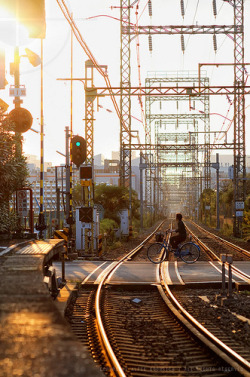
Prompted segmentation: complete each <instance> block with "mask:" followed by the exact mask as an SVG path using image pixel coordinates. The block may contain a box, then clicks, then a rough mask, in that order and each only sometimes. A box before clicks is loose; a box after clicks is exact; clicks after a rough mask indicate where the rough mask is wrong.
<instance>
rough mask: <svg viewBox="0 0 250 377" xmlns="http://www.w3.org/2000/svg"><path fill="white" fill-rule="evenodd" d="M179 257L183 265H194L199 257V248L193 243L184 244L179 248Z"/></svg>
mask: <svg viewBox="0 0 250 377" xmlns="http://www.w3.org/2000/svg"><path fill="white" fill-rule="evenodd" d="M180 257H181V259H182V260H183V262H185V263H194V262H196V261H197V260H198V259H199V257H200V248H199V246H197V245H196V244H195V243H193V242H187V243H184V245H182V246H181V248H180Z"/></svg>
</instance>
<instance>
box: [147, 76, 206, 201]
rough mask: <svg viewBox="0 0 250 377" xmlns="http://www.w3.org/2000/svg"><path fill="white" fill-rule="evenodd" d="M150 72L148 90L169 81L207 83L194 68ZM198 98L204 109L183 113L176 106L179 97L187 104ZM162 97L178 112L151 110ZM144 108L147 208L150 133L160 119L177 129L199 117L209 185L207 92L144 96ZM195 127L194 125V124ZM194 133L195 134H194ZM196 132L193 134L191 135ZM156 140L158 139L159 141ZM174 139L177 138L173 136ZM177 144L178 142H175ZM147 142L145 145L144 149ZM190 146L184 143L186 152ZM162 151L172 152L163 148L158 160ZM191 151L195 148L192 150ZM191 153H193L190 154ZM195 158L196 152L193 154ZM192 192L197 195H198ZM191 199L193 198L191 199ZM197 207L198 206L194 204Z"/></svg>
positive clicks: (150, 194) (150, 172)
mask: <svg viewBox="0 0 250 377" xmlns="http://www.w3.org/2000/svg"><path fill="white" fill-rule="evenodd" d="M150 76H152V77H148V78H146V82H145V86H146V88H149V91H150V89H151V88H152V87H155V86H156V87H161V86H166V84H167V85H169V83H176V86H178V85H179V86H185V85H190V83H191V84H193V85H194V84H197V83H199V85H200V86H201V87H203V88H204V87H207V86H208V85H209V79H208V77H206V75H205V73H204V72H203V73H202V75H201V76H200V77H198V75H197V74H194V73H193V72H189V71H183V72H165V73H164V72H161V73H159V72H154V73H153V72H150ZM191 98H192V101H193V102H194V103H195V102H199V104H200V105H201V106H202V107H203V112H202V113H199V114H192V113H190V114H186V113H180V112H179V110H178V107H179V103H180V102H181V101H182V102H183V101H185V102H186V103H187V102H188V103H189V105H190V101H191ZM162 101H163V103H169V101H171V102H176V108H177V113H173V114H169V113H155V112H154V111H153V106H154V104H155V103H156V102H158V103H159V104H160V109H161V107H162V105H161V104H162ZM145 109H146V112H145V114H146V119H147V131H146V135H145V145H146V155H148V168H147V169H146V172H145V177H146V179H145V202H146V206H147V207H148V208H152V201H153V193H154V191H152V189H153V185H152V181H153V180H154V172H155V170H154V168H152V163H153V165H154V161H152V157H151V154H150V144H151V142H152V133H154V126H156V128H157V127H158V126H157V124H158V123H159V122H160V124H161V123H162V124H169V125H170V124H172V125H174V126H175V129H176V130H177V129H178V127H179V126H180V125H186V126H187V127H188V126H190V125H192V126H196V122H197V121H198V120H199V121H202V125H201V127H202V131H203V133H204V175H203V176H204V186H205V187H206V188H208V187H210V183H211V171H210V154H211V153H210V120H209V109H210V106H209V96H208V95H200V96H199V97H196V96H194V97H191V96H189V95H188V94H187V95H182V96H178V95H173V96H168V97H163V96H150V95H148V96H146V97H145ZM194 129H196V128H194ZM155 135H156V138H157V140H155V143H156V144H160V143H161V142H162V140H160V138H159V136H158V133H157V131H156V134H155ZM168 136H169V138H170V140H171V135H170V134H168ZM196 136H197V135H196ZM194 137H195V136H194V135H193V138H194ZM178 138H179V140H182V137H181V134H180V135H179V137H178ZM158 141H159V143H158ZM176 141H177V140H176ZM177 144H178V142H177ZM147 145H148V149H147ZM188 149H189V146H188V145H187V150H186V152H188ZM164 154H165V156H166V158H170V156H171V152H170V153H168V154H166V152H162V153H161V152H157V161H159V158H160V160H161V159H162V158H163V157H162V156H163V155H164ZM193 154H194V150H193ZM193 156H194V155H193ZM194 158H195V156H194ZM197 158H198V157H196V163H197ZM192 169H193V172H194V166H193V167H192ZM198 182H199V180H198V179H197V177H195V179H194V180H193V184H194V186H195V185H197V184H198ZM197 190H198V188H197V189H196V188H195V189H194V192H195V193H196V194H197ZM196 194H195V196H196V197H197V195H196ZM190 198H192V194H191V195H190ZM191 201H192V202H194V200H193V199H192V200H191ZM196 207H197V206H196Z"/></svg>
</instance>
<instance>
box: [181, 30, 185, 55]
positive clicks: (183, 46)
mask: <svg viewBox="0 0 250 377" xmlns="http://www.w3.org/2000/svg"><path fill="white" fill-rule="evenodd" d="M181 49H182V52H183V53H184V51H185V41H184V35H183V34H181Z"/></svg>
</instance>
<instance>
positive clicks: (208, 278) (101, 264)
mask: <svg viewBox="0 0 250 377" xmlns="http://www.w3.org/2000/svg"><path fill="white" fill-rule="evenodd" d="M116 264H117V262H113V261H73V262H67V263H66V264H65V278H66V280H69V281H71V282H81V283H85V284H98V283H99V281H100V278H101V276H102V273H103V272H104V271H105V269H106V268H109V269H112V267H115V266H116ZM53 265H54V267H55V268H56V271H57V276H60V275H61V263H60V262H56V263H54V264H53ZM234 266H235V267H237V268H238V269H239V270H241V271H243V272H244V273H245V274H247V275H249V276H250V262H235V263H234ZM226 276H227V274H226ZM163 278H164V280H165V281H166V283H167V284H169V285H184V284H194V283H201V284H202V283H221V279H222V275H221V264H220V262H203V261H197V262H196V263H194V264H186V263H184V262H179V261H178V262H177V261H173V262H172V261H171V262H163ZM233 280H234V281H237V282H242V279H241V278H240V277H239V276H237V275H236V274H234V273H233ZM107 283H108V284H159V283H160V278H159V274H158V265H155V264H153V263H150V262H133V261H130V262H124V263H123V264H122V265H121V266H119V268H116V269H115V270H114V271H113V272H112V273H111V276H110V277H109V280H108V282H107Z"/></svg>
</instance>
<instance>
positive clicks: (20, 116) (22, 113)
mask: <svg viewBox="0 0 250 377" xmlns="http://www.w3.org/2000/svg"><path fill="white" fill-rule="evenodd" d="M8 119H9V121H10V123H11V126H12V127H13V131H15V132H26V131H28V130H29V129H30V127H31V126H32V123H33V118H32V115H31V113H30V112H29V111H28V110H27V109H24V108H22V107H18V108H16V109H13V110H11V112H10V113H9V116H8Z"/></svg>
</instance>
